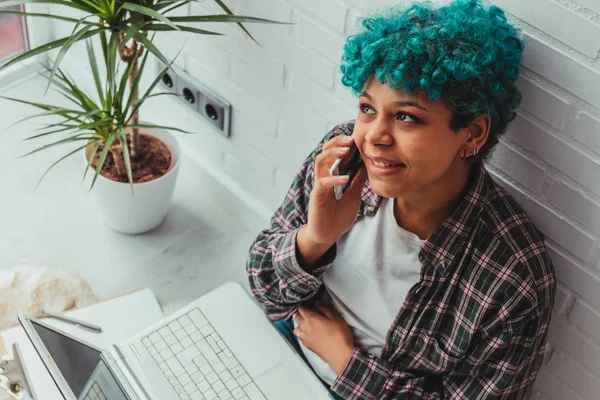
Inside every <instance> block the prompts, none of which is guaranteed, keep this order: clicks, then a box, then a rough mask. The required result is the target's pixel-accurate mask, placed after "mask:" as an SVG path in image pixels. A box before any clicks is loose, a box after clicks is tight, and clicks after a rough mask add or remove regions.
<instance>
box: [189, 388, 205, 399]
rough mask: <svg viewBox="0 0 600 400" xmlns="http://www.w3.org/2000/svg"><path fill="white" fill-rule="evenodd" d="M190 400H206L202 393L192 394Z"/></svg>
mask: <svg viewBox="0 0 600 400" xmlns="http://www.w3.org/2000/svg"><path fill="white" fill-rule="evenodd" d="M190 399H191V400H204V396H202V393H200V392H199V391H197V390H196V391H195V392H194V393H192V394H190Z"/></svg>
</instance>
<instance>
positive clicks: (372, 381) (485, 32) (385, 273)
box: [247, 0, 555, 399]
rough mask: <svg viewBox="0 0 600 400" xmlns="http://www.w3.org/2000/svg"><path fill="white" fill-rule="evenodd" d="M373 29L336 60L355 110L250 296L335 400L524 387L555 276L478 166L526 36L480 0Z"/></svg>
mask: <svg viewBox="0 0 600 400" xmlns="http://www.w3.org/2000/svg"><path fill="white" fill-rule="evenodd" d="M363 26H364V30H363V31H362V32H360V33H358V34H356V35H354V36H351V37H350V38H349V39H348V41H347V43H346V46H345V52H344V55H343V59H342V72H343V78H342V82H343V83H344V84H345V85H346V86H348V87H351V88H352V89H353V90H354V92H355V93H357V94H358V95H359V110H358V115H357V117H356V121H352V122H349V123H344V124H341V125H339V126H337V127H336V128H334V129H333V130H332V131H331V132H330V133H329V134H328V135H326V136H325V138H324V139H323V141H322V142H321V143H320V144H319V145H318V147H317V148H316V150H314V151H313V152H312V153H311V154H310V155H309V157H308V158H307V159H306V161H305V163H304V165H303V166H302V168H301V169H300V172H299V173H298V175H297V176H296V177H295V179H294V182H293V184H292V187H291V189H290V191H289V192H288V194H287V196H286V198H285V201H284V203H283V205H282V206H281V207H280V208H279V209H278V210H277V211H276V212H275V215H274V216H273V218H272V221H271V223H272V226H271V228H270V229H267V230H265V231H263V232H262V233H261V234H260V235H259V236H258V238H257V239H256V242H255V243H254V244H253V246H252V248H251V249H250V256H249V259H248V265H247V269H248V274H249V279H250V285H251V289H252V292H253V294H254V296H255V297H256V298H257V300H258V301H259V302H260V303H262V305H263V306H264V308H265V310H266V312H267V314H268V316H269V318H271V319H272V320H274V321H277V322H276V326H277V327H278V328H279V329H280V330H281V331H282V332H283V333H284V334H287V337H288V339H289V340H290V341H291V342H292V343H293V344H294V345H296V346H297V348H298V349H299V351H300V353H301V354H302V355H303V356H304V357H305V358H306V360H307V362H308V363H309V365H310V366H311V367H312V368H313V370H314V371H315V373H316V374H317V375H318V376H319V377H320V378H321V379H322V380H323V382H324V383H325V384H326V385H327V386H329V387H330V390H331V391H332V392H333V393H335V395H336V398H343V399H407V398H410V399H441V398H444V399H521V398H527V397H528V396H529V395H530V394H531V389H532V386H533V383H534V381H535V378H536V376H537V372H538V370H539V368H540V366H541V363H542V359H543V353H544V345H545V343H546V339H547V328H548V324H549V322H550V315H551V309H552V306H553V303H554V292H555V278H554V272H553V267H552V264H551V261H550V259H549V258H548V255H547V252H546V249H545V247H544V244H543V237H542V235H541V233H540V232H538V230H537V229H536V228H535V227H534V225H533V224H532V222H531V221H530V219H529V218H528V217H527V216H526V215H525V213H524V212H523V210H522V209H521V208H520V207H519V205H518V204H517V203H516V202H515V200H514V199H513V198H512V197H510V195H508V194H507V193H506V192H505V191H504V190H503V189H502V188H500V187H499V186H498V185H497V184H496V183H495V182H494V181H493V180H492V178H491V177H490V176H489V174H488V173H487V171H486V169H485V167H484V165H483V161H484V160H485V159H486V157H488V156H489V155H490V153H491V151H492V149H493V147H494V145H495V144H496V143H497V142H498V138H499V136H500V135H501V134H503V133H504V132H505V131H506V128H507V125H508V123H509V122H510V121H511V120H513V119H514V117H515V109H516V108H517V106H518V104H519V101H520V94H519V91H518V90H517V89H516V88H515V85H514V84H515V81H516V79H517V77H518V73H519V62H520V59H521V54H522V49H523V45H522V41H521V40H520V38H519V37H518V35H517V33H516V31H515V29H514V28H513V27H512V26H511V25H510V24H509V23H507V21H506V18H505V15H504V13H503V12H502V10H500V9H499V8H497V7H489V8H485V7H484V6H482V5H481V4H480V2H479V1H478V0H458V1H455V2H453V3H451V4H449V5H447V6H444V7H441V8H433V6H432V5H431V4H429V3H423V4H413V5H412V6H410V7H408V8H406V9H401V8H392V9H390V10H388V11H387V12H386V13H384V14H381V15H378V16H375V17H373V18H368V19H365V20H364V21H363ZM353 144H355V145H356V147H355V148H356V149H357V150H355V149H354V148H353V146H352V145H353ZM354 151H358V152H359V153H360V156H361V157H362V159H363V161H364V167H362V168H361V170H360V171H359V173H358V174H357V175H356V176H355V177H354V179H353V180H352V182H351V186H350V188H349V189H348V190H347V191H346V192H345V194H344V195H343V197H342V198H341V199H340V200H336V199H335V196H334V192H333V187H334V186H336V185H341V184H344V183H345V182H347V181H348V179H349V178H348V177H347V176H343V175H342V176H331V175H330V172H329V169H330V167H331V166H332V164H333V163H334V161H335V159H336V158H340V157H345V158H344V160H345V161H344V162H343V163H342V165H341V167H340V169H341V172H342V173H344V167H346V168H347V163H348V160H349V159H351V158H352V153H353V152H354ZM292 324H293V325H292ZM292 329H293V332H294V334H295V335H296V336H297V339H296V338H295V337H294V336H292V335H290V334H289V333H290V332H291V330H292Z"/></svg>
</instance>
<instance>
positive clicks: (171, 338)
mask: <svg viewBox="0 0 600 400" xmlns="http://www.w3.org/2000/svg"><path fill="white" fill-rule="evenodd" d="M165 343H167V344H168V345H169V346H173V345H174V344H175V343H177V338H176V337H175V335H173V334H171V335H169V336H167V337H166V338H165Z"/></svg>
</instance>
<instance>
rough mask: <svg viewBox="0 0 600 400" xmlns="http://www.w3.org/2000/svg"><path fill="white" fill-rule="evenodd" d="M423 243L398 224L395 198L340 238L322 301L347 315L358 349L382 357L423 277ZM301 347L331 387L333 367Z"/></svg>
mask: <svg viewBox="0 0 600 400" xmlns="http://www.w3.org/2000/svg"><path fill="white" fill-rule="evenodd" d="M423 243H425V241H424V240H421V239H419V237H418V236H417V235H415V234H414V233H412V232H408V231H406V230H404V229H402V228H401V227H400V226H398V224H397V223H396V218H395V217H394V199H386V198H383V199H382V202H381V205H380V209H379V211H378V212H377V213H376V214H375V215H374V216H373V217H363V218H359V219H358V220H357V221H356V222H355V224H354V225H353V226H352V229H350V230H349V231H348V232H347V233H346V234H344V235H343V236H342V237H341V238H340V239H339V240H338V242H337V255H336V258H335V260H334V262H333V264H332V265H331V266H330V267H329V269H328V270H327V272H325V275H324V276H323V284H324V286H325V289H326V290H325V292H324V297H325V298H323V299H321V300H322V301H323V303H324V304H327V305H331V304H332V305H333V306H334V307H335V309H337V310H338V312H339V313H340V314H341V315H342V317H344V320H346V322H347V323H348V325H350V327H351V328H352V329H353V332H354V340H355V345H356V346H357V347H359V348H360V349H362V350H365V351H367V352H369V353H371V354H372V355H374V356H376V357H381V351H382V348H383V345H384V343H385V340H386V337H387V333H388V330H389V329H390V327H391V326H392V324H393V322H394V320H395V319H396V316H397V315H398V312H399V311H400V308H401V307H402V303H403V302H404V299H405V298H406V294H407V293H408V291H409V290H410V288H411V287H412V286H414V285H415V284H416V283H417V282H418V281H419V277H420V272H421V263H420V261H419V251H420V249H421V246H422V245H423ZM294 324H295V322H294ZM295 325H296V324H295ZM300 347H301V348H302V351H303V352H304V355H305V356H306V358H307V359H308V361H309V363H310V364H311V366H312V367H313V369H314V370H315V372H316V373H317V375H319V376H320V377H321V379H323V381H325V382H326V383H327V384H329V385H332V384H333V383H334V382H335V380H336V379H337V375H336V373H335V371H334V370H333V369H332V368H331V366H329V364H327V363H326V362H325V361H323V360H322V359H321V358H320V357H319V356H317V355H316V354H315V353H313V352H312V351H310V350H309V349H308V348H306V347H305V346H304V345H303V344H302V342H300Z"/></svg>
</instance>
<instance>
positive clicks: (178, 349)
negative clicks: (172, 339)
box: [171, 343, 183, 354]
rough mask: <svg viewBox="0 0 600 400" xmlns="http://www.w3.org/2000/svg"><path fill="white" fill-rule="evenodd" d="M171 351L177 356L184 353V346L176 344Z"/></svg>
mask: <svg viewBox="0 0 600 400" xmlns="http://www.w3.org/2000/svg"><path fill="white" fill-rule="evenodd" d="M171 351H172V352H173V353H175V354H177V353H179V352H182V351H183V346H182V345H180V344H179V343H175V344H174V345H173V346H171Z"/></svg>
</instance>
